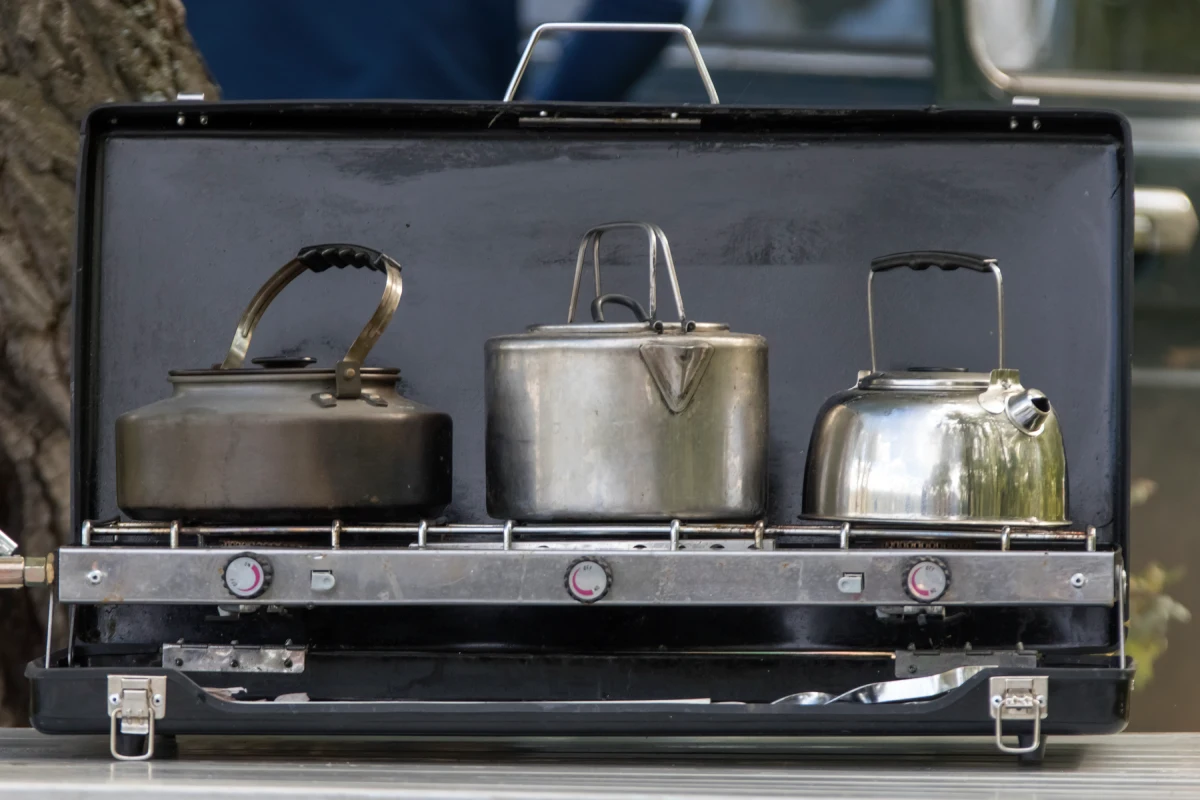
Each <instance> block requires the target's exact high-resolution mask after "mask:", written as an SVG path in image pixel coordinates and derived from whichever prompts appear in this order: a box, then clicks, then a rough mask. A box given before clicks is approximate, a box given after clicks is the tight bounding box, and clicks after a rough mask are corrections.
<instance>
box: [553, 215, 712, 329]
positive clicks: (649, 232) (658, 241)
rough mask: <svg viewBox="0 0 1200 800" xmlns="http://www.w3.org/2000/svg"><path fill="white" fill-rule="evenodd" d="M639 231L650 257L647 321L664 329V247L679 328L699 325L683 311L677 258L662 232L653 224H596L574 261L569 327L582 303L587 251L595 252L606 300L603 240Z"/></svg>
mask: <svg viewBox="0 0 1200 800" xmlns="http://www.w3.org/2000/svg"><path fill="white" fill-rule="evenodd" d="M630 228H635V229H640V230H643V231H645V232H646V237H647V239H648V241H649V250H648V257H649V262H650V303H649V307H648V308H647V309H646V311H645V316H646V320H645V321H646V322H649V323H650V324H651V326H653V327H654V328H655V329H656V330H661V329H662V323H660V322H659V321H658V250H659V248H660V247H661V248H662V254H663V261H665V262H666V265H667V277H668V279H669V280H670V282H671V293H672V294H673V295H674V298H675V308H676V310H678V311H679V325H680V328H681V329H682V330H683V331H684V332H687V331H690V330H694V329H695V327H696V324H695V323H694V322H691V321H689V320H688V318H687V312H686V311H684V309H683V295H682V294H681V293H680V291H679V275H678V273H677V272H676V271H675V258H674V257H673V256H672V255H671V243H670V242H669V241H667V235H666V234H665V233H663V229H662V228H660V227H658V226H657V225H655V224H654V223H651V222H608V223H605V224H603V225H597V226H596V227H594V228H592V229H591V230H589V231H588V232H587V233H585V234H584V235H583V239H581V240H580V242H579V253H578V254H577V256H576V258H575V280H574V281H573V282H572V283H571V305H570V306H569V307H568V309H567V324H568V325H569V324H571V323H573V322H574V321H575V307H576V306H577V305H578V304H579V288H580V284H581V283H582V282H583V265H584V261H586V259H587V251H588V248H589V247H591V249H592V271H593V273H594V274H595V278H596V297H597V298H605V297H608V296H606V295H604V293H603V291H602V290H601V288H600V239H601V238H602V237H603V236H604V234H605V233H608V232H609V231H613V230H624V229H630Z"/></svg>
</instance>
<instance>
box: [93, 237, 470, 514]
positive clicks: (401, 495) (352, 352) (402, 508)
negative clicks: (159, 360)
mask: <svg viewBox="0 0 1200 800" xmlns="http://www.w3.org/2000/svg"><path fill="white" fill-rule="evenodd" d="M346 266H356V267H366V268H370V269H374V270H377V271H379V272H381V273H383V274H384V275H385V276H386V281H385V288H384V291H383V296H382V298H381V300H380V302H379V305H378V307H377V308H376V310H375V312H374V314H373V315H372V317H371V319H370V320H369V321H368V322H367V324H366V326H365V327H364V328H363V329H362V332H361V333H360V334H359V335H358V337H357V338H356V339H355V341H354V343H353V344H352V345H351V346H350V349H349V351H348V352H347V353H346V356H345V357H344V358H343V359H342V360H341V361H339V362H338V363H337V365H336V367H335V368H334V369H305V368H304V366H305V362H306V361H307V359H300V358H292V359H284V360H281V359H279V358H275V359H265V360H263V359H258V361H260V362H265V363H270V366H269V367H264V368H262V369H241V367H242V365H243V362H244V359H245V355H246V350H247V348H248V347H249V344H250V341H251V338H252V336H253V334H254V330H255V327H256V326H257V324H258V322H259V320H260V319H261V317H262V315H263V312H264V311H265V310H266V308H267V307H268V305H269V304H270V302H271V301H272V300H273V299H274V298H275V297H277V296H278V294H279V293H280V291H281V290H282V289H283V288H284V287H285V286H287V285H288V284H289V283H291V281H293V280H294V279H295V278H296V277H297V276H298V275H300V274H301V273H303V272H305V271H309V270H311V271H314V272H321V271H324V270H326V269H329V268H330V267H338V268H342V267H346ZM401 285H402V284H401V277H400V266H399V264H397V263H396V262H395V261H393V260H392V259H391V258H389V257H388V256H386V255H384V254H382V253H378V252H376V251H372V250H368V249H366V248H360V247H357V246H351V245H319V246H316V247H307V248H304V249H302V250H301V251H300V253H299V254H298V255H297V256H296V258H294V259H293V260H292V261H290V262H289V263H288V264H286V265H285V266H284V267H283V268H281V269H280V270H279V271H278V272H276V273H275V274H274V275H273V276H272V277H271V278H270V279H269V280H268V281H267V282H266V284H264V286H263V287H262V288H261V289H260V290H259V291H258V293H257V294H256V295H255V297H254V299H253V300H252V301H251V302H250V305H249V306H248V307H247V309H246V311H245V313H244V314H243V316H242V319H241V321H240V322H239V324H238V328H237V332H236V334H235V335H234V338H233V343H232V344H231V345H230V348H229V352H228V354H227V355H226V357H225V361H224V362H223V363H222V365H221V367H220V368H218V369H212V370H191V371H177V372H173V373H171V375H170V381H171V383H172V385H173V394H172V396H171V397H169V398H167V399H165V400H161V401H159V402H156V403H153V404H151V405H148V406H145V407H143V408H140V409H137V410H135V411H131V412H128V413H126V414H123V415H122V416H121V417H120V418H118V420H117V423H116V462H117V464H116V466H117V485H116V494H117V504H118V505H119V506H120V507H121V508H122V509H123V510H125V511H126V513H128V514H129V515H130V516H131V517H134V518H140V519H152V520H173V519H180V518H182V519H192V520H195V519H203V520H207V521H230V520H237V519H239V518H242V517H244V516H246V515H257V516H258V517H260V518H262V519H269V520H274V521H280V520H294V519H297V518H303V519H313V518H316V519H321V518H326V519H332V518H338V517H341V518H359V519H361V518H363V517H369V518H372V519H379V518H394V517H399V518H404V517H405V516H408V517H412V516H415V515H417V514H419V513H422V512H429V511H435V510H437V509H439V508H441V507H443V506H445V505H446V504H447V503H448V502H449V500H450V470H451V464H450V459H451V446H450V439H451V421H450V418H449V417H448V416H447V415H445V414H442V413H440V412H437V411H434V410H432V409H429V408H426V407H425V406H422V405H420V404H418V403H415V402H413V401H411V400H409V399H407V398H405V397H403V396H402V395H400V394H399V393H398V392H397V389H396V382H397V377H398V372H397V370H394V369H378V368H364V367H363V366H362V361H363V359H364V358H365V357H366V356H367V354H368V352H369V351H370V349H371V347H372V345H374V344H375V342H376V341H377V340H378V339H379V336H380V334H381V333H382V332H383V330H384V328H385V327H386V326H387V324H388V322H389V321H390V319H391V317H392V314H393V312H394V311H395V309H396V306H397V304H398V303H399V301H400V294H401ZM280 465H287V468H286V469H281V468H280Z"/></svg>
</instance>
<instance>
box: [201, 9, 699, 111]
mask: <svg viewBox="0 0 1200 800" xmlns="http://www.w3.org/2000/svg"><path fill="white" fill-rule="evenodd" d="M185 5H186V8H187V15H188V28H189V29H190V30H191V33H192V37H193V38H194V39H195V40H196V44H197V46H198V47H199V49H200V52H201V54H202V55H203V56H204V59H205V61H206V62H207V63H208V66H209V69H210V70H211V71H212V73H213V77H214V78H215V79H216V81H217V83H218V85H220V87H221V93H222V97H224V98H225V99H228V100H273V99H279V100H283V99H330V100H333V99H354V98H360V99H384V98H395V99H412V100H499V99H500V98H501V97H503V95H504V90H505V88H506V87H507V85H508V80H509V78H510V77H511V75H512V71H513V69H514V68H515V67H516V62H517V57H518V47H519V44H520V34H519V31H518V20H517V3H516V0H186V2H185ZM687 6H688V3H687V2H686V0H593V2H592V3H591V4H590V6H589V8H588V10H587V12H586V14H585V19H588V20H592V21H621V22H679V21H681V20H682V19H683V16H684V13H685V11H686V9H687ZM668 40H669V36H667V35H662V36H659V35H652V34H634V35H618V34H586V35H584V34H579V35H576V36H573V37H571V38H570V39H569V40H568V41H567V43H566V46H565V48H564V52H563V58H562V60H561V62H560V64H559V66H558V67H557V68H556V69H553V70H551V71H550V74H549V75H547V76H543V78H542V79H541V80H539V81H536V82H535V84H534V87H533V89H532V90H531V91H530V92H528V93H526V94H527V95H528V96H532V97H535V98H537V99H553V100H596V101H600V100H620V99H621V98H623V97H624V95H625V93H626V92H627V91H628V90H629V88H630V87H631V86H632V85H633V84H634V83H635V82H636V81H637V79H638V78H639V77H641V75H642V74H643V73H644V72H645V70H646V69H647V68H648V67H649V66H650V65H651V64H652V63H653V62H654V59H655V58H656V57H657V56H658V54H659V53H660V52H661V50H662V48H663V47H664V46H665V44H666V43H667V41H668Z"/></svg>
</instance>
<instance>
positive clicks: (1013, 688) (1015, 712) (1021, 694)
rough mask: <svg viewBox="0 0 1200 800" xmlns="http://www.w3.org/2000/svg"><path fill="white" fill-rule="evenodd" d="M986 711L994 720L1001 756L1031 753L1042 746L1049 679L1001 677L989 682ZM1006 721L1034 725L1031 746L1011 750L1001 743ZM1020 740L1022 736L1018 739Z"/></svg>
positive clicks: (997, 745) (1040, 677) (1048, 709)
mask: <svg viewBox="0 0 1200 800" xmlns="http://www.w3.org/2000/svg"><path fill="white" fill-rule="evenodd" d="M988 695H989V696H990V698H991V700H990V702H989V704H988V709H989V711H990V712H991V715H992V719H994V720H996V747H997V748H999V749H1000V751H1001V752H1002V753H1016V754H1018V755H1020V754H1021V753H1032V752H1035V751H1036V750H1037V749H1038V748H1039V747H1040V746H1041V744H1042V720H1044V719H1045V718H1046V716H1047V715H1048V714H1049V713H1050V702H1049V697H1050V679H1049V678H1047V677H1046V676H1044V675H1020V676H1014V675H1009V676H1001V677H996V678H992V679H991V680H990V681H989V682H988ZM1005 720H1009V721H1017V722H1030V721H1032V722H1033V734H1032V735H1031V736H1030V737H1029V738H1030V744H1028V745H1024V746H1017V747H1010V746H1009V745H1006V744H1005V743H1004V738H1003V727H1004V722H1005ZM1020 738H1021V739H1022V740H1023V739H1024V737H1020Z"/></svg>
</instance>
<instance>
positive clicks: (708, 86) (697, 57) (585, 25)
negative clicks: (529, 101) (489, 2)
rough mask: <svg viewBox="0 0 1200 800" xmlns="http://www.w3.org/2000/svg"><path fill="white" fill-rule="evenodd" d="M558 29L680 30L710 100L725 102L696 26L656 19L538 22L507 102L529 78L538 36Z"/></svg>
mask: <svg viewBox="0 0 1200 800" xmlns="http://www.w3.org/2000/svg"><path fill="white" fill-rule="evenodd" d="M555 31H568V32H573V33H588V32H601V31H604V32H609V33H678V34H679V35H680V36H682V37H683V41H684V43H685V44H686V45H687V49H688V52H689V53H691V54H692V61H693V62H694V63H695V65H696V71H697V72H699V73H700V82H701V83H703V84H704V91H705V92H706V93H707V94H708V102H710V103H712V104H713V105H714V106H715V105H718V104H720V102H721V99H720V98H719V97H717V87H716V86H714V85H713V80H712V76H711V75H709V74H708V66H707V65H706V64H705V63H704V56H702V55H701V54H700V46H699V45H698V44H696V37H695V35H693V34H692V29H691V28H689V27H688V26H687V25H681V24H679V23H655V22H547V23H544V24H542V25H538V26H537V27H536V28H534V29H533V33H532V34H530V36H529V43H528V44H526V45H525V52H524V53H522V54H521V60H520V61H519V62H518V63H517V68H516V70H515V71H514V72H513V76H512V80H510V81H509V82H508V89H507V90H505V92H504V102H506V103H511V102H512V101H513V98H514V97H516V96H517V87H518V86H519V85H520V84H521V79H522V78H523V77H525V70H526V69H528V68H529V61H530V59H531V58H532V56H533V48H534V46H536V45H537V43H538V39H541V38H542V34H545V33H551V32H555Z"/></svg>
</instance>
